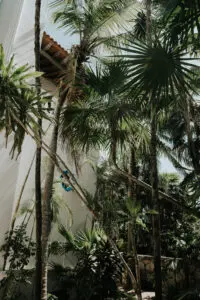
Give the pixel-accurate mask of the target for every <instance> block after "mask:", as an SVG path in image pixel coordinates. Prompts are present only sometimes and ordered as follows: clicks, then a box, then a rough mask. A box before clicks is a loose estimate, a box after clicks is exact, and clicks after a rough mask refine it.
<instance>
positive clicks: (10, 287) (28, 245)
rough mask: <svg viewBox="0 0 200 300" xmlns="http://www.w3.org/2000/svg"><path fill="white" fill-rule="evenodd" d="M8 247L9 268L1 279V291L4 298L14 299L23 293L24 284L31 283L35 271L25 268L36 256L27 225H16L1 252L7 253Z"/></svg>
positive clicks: (6, 299)
mask: <svg viewBox="0 0 200 300" xmlns="http://www.w3.org/2000/svg"><path fill="white" fill-rule="evenodd" d="M8 243H9V245H8ZM7 249H9V253H8V260H9V269H8V271H6V272H5V277H4V279H3V280H2V281H1V285H0V292H1V293H2V299H5V300H14V299H17V298H18V297H19V296H20V295H21V294H23V292H22V285H28V284H30V279H31V277H32V273H33V272H32V271H30V270H24V267H25V266H27V265H28V263H29V261H30V258H31V257H32V256H35V243H34V242H33V241H32V240H31V238H30V237H29V236H27V233H26V226H25V225H21V226H18V227H15V228H14V229H13V232H12V235H11V236H10V233H9V234H8V235H7V237H6V238H5V244H4V245H2V246H1V252H5V254H6V255H7ZM20 285H21V287H20Z"/></svg>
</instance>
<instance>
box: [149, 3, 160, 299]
mask: <svg viewBox="0 0 200 300" xmlns="http://www.w3.org/2000/svg"><path fill="white" fill-rule="evenodd" d="M151 4H152V1H151V0H146V16H147V17H146V39H147V42H148V43H149V45H151V43H152V39H151V38H152V37H151ZM158 96H159V95H158ZM149 100H150V106H151V107H150V113H151V144H150V155H151V185H152V194H151V198H152V206H153V209H154V210H155V211H156V214H154V215H153V216H152V227H153V255H154V273H155V296H156V300H162V270H161V240H160V213H159V189H158V166H157V108H156V103H155V101H154V95H152V94H150V95H149Z"/></svg>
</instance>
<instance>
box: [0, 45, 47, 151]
mask: <svg viewBox="0 0 200 300" xmlns="http://www.w3.org/2000/svg"><path fill="white" fill-rule="evenodd" d="M37 76H41V73H37V72H33V71H32V70H31V69H30V67H29V66H28V65H24V66H17V65H16V64H15V63H14V56H13V57H12V58H11V59H10V61H9V62H6V59H5V55H4V50H3V47H2V46H1V47H0V101H1V109H0V129H1V130H4V131H5V137H6V143H7V140H8V137H9V136H10V135H13V146H12V148H11V154H12V156H13V155H14V153H15V150H16V151H17V152H18V153H20V152H21V148H22V143H23V141H24V137H25V134H26V132H27V131H28V130H29V129H30V128H31V129H32V131H33V132H34V131H35V129H36V127H37V122H36V117H40V118H42V117H44V116H45V114H44V111H43V112H42V114H41V115H39V113H38V110H37V105H38V103H39V102H42V101H43V102H44V101H45V100H44V98H43V97H42V95H41V96H40V97H38V96H37V94H36V91H35V88H34V86H33V85H31V84H30V80H31V79H33V78H34V77H37Z"/></svg>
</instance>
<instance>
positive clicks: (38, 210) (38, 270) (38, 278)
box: [34, 0, 42, 300]
mask: <svg viewBox="0 0 200 300" xmlns="http://www.w3.org/2000/svg"><path fill="white" fill-rule="evenodd" d="M41 1H42V0H35V49H34V50H35V70H36V71H40V14H41ZM35 83H36V90H37V95H38V97H40V93H41V83H40V78H36V82H35ZM40 111H41V106H40V104H39V105H38V112H39V113H40ZM38 125H39V129H38V135H39V138H40V140H42V133H41V128H42V119H40V118H39V119H38ZM41 156H42V148H41V145H40V144H37V150H36V163H35V215H36V265H35V300H38V299H40V298H41V290H42V289H41V283H42V244H41V236H42V191H41Z"/></svg>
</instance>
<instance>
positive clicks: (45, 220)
mask: <svg viewBox="0 0 200 300" xmlns="http://www.w3.org/2000/svg"><path fill="white" fill-rule="evenodd" d="M65 97H66V94H62V96H60V98H59V99H58V103H57V106H56V110H55V125H54V128H53V132H52V138H51V144H50V155H51V157H54V159H56V157H55V154H56V152H57V144H58V131H59V119H60V114H61V110H62V106H63V103H64V101H65ZM54 170H55V163H54V162H53V160H49V163H48V169H47V175H46V182H45V187H44V195H43V206H42V295H41V299H42V300H47V275H48V270H47V263H48V240H49V234H50V231H51V219H52V211H51V199H52V192H53V191H52V188H53V180H54Z"/></svg>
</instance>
